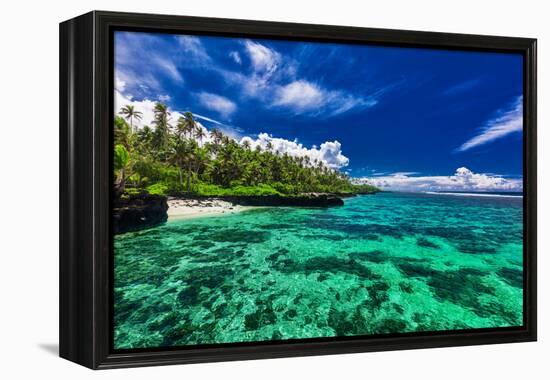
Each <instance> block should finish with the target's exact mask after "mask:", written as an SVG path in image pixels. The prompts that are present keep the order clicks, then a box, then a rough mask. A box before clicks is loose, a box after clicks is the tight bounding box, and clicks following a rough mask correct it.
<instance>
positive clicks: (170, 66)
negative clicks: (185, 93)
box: [152, 55, 183, 83]
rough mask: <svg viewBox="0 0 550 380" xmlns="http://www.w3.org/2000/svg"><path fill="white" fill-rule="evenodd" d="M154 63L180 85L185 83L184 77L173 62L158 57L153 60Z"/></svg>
mask: <svg viewBox="0 0 550 380" xmlns="http://www.w3.org/2000/svg"><path fill="white" fill-rule="evenodd" d="M152 61H153V64H154V65H156V66H157V67H159V68H160V69H161V70H162V72H164V73H165V74H166V75H167V76H169V77H170V78H171V79H172V80H174V81H176V82H178V83H182V82H183V77H182V76H181V74H180V72H179V70H178V68H177V66H176V64H175V63H174V62H173V61H172V60H170V59H167V58H164V57H161V56H158V55H157V56H155V57H154V58H153V59H152Z"/></svg>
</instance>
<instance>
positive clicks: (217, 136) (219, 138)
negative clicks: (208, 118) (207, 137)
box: [210, 128, 223, 145]
mask: <svg viewBox="0 0 550 380" xmlns="http://www.w3.org/2000/svg"><path fill="white" fill-rule="evenodd" d="M210 134H211V135H212V138H213V139H214V144H215V145H220V142H221V141H222V139H223V133H222V131H220V130H219V129H218V128H213V129H212V131H210Z"/></svg>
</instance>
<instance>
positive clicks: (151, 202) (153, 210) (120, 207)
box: [112, 193, 168, 234]
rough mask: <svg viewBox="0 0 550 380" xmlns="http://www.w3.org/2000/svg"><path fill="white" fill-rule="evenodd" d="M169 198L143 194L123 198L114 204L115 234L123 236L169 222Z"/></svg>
mask: <svg viewBox="0 0 550 380" xmlns="http://www.w3.org/2000/svg"><path fill="white" fill-rule="evenodd" d="M167 211H168V203H167V198H166V197H165V196H161V195H150V194H147V193H141V194H139V195H132V196H130V197H122V198H119V199H117V200H115V201H114V204H113V214H112V215H113V219H112V221H113V232H114V233H115V234H122V233H125V232H130V231H139V230H142V229H145V228H150V227H154V226H157V225H159V224H162V223H164V222H166V221H167V220H168V214H167Z"/></svg>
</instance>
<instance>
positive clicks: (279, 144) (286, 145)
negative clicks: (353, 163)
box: [240, 133, 349, 169]
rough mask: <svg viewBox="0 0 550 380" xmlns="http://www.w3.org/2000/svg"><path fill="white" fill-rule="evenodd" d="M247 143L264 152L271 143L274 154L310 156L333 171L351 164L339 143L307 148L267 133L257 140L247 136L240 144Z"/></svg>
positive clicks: (325, 143)
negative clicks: (258, 147)
mask: <svg viewBox="0 0 550 380" xmlns="http://www.w3.org/2000/svg"><path fill="white" fill-rule="evenodd" d="M245 141H248V142H249V143H250V146H251V148H252V149H255V148H256V147H257V146H260V147H261V148H262V149H263V150H266V149H267V144H268V143H271V145H272V146H273V148H272V151H273V152H279V153H280V154H284V153H287V154H288V155H290V156H292V157H305V156H308V157H309V158H310V159H311V162H313V161H314V160H315V159H317V160H319V161H322V162H323V163H324V164H325V165H326V166H328V167H329V168H331V169H340V168H342V167H345V166H347V165H348V164H349V159H348V158H347V157H346V156H344V155H343V154H342V145H341V144H340V143H339V142H338V141H326V142H324V143H322V144H321V146H320V147H319V148H317V147H315V146H313V147H311V148H306V147H304V146H303V145H302V144H300V143H298V141H297V140H294V141H290V140H286V139H283V138H278V137H273V136H271V135H269V134H267V133H260V134H259V135H258V138H256V139H253V138H251V137H248V136H246V137H243V138H242V139H241V141H240V142H241V144H242V143H243V142H245Z"/></svg>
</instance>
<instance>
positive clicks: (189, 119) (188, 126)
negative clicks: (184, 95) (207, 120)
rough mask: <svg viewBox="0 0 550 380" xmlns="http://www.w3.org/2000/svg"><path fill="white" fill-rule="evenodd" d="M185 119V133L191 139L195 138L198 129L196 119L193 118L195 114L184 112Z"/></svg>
mask: <svg viewBox="0 0 550 380" xmlns="http://www.w3.org/2000/svg"><path fill="white" fill-rule="evenodd" d="M183 118H184V119H185V121H184V125H183V130H184V131H185V134H186V135H188V136H189V137H191V136H193V134H194V132H195V129H196V128H197V123H196V122H195V118H194V117H193V114H192V113H191V112H189V111H186V112H184V114H183Z"/></svg>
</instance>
